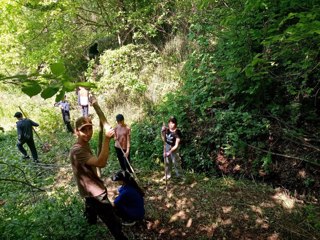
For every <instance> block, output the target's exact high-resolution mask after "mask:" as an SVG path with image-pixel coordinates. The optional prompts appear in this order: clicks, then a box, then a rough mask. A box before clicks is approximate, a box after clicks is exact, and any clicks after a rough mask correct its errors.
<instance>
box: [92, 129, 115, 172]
mask: <svg viewBox="0 0 320 240" xmlns="http://www.w3.org/2000/svg"><path fill="white" fill-rule="evenodd" d="M113 134H114V130H113V129H112V128H110V129H109V130H108V131H106V133H105V138H104V141H103V144H102V148H101V152H100V154H99V156H98V157H95V156H92V157H91V158H90V159H89V160H88V161H87V162H86V164H88V165H90V166H94V167H105V166H106V165H107V161H108V158H109V143H110V140H111V138H112V136H113Z"/></svg>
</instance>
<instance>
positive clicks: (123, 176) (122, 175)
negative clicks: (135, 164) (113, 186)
mask: <svg viewBox="0 0 320 240" xmlns="http://www.w3.org/2000/svg"><path fill="white" fill-rule="evenodd" d="M111 179H112V180H113V181H117V182H118V183H119V184H120V185H121V186H120V188H119V189H118V191H119V195H118V196H117V197H116V198H115V200H114V202H113V206H114V208H115V210H116V213H117V215H118V216H119V217H120V218H122V221H123V222H122V224H123V225H125V226H132V225H134V224H135V223H136V221H140V220H142V219H143V218H144V215H145V209H144V199H143V197H144V191H143V190H142V189H141V188H140V187H139V185H138V184H137V182H136V181H135V180H134V178H133V177H132V176H131V174H130V173H129V172H128V171H123V170H121V171H119V172H117V173H116V174H115V175H114V176H112V178H111Z"/></svg>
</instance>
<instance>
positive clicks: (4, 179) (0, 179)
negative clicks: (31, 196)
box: [0, 178, 46, 192]
mask: <svg viewBox="0 0 320 240" xmlns="http://www.w3.org/2000/svg"><path fill="white" fill-rule="evenodd" d="M0 181H6V182H17V183H21V184H24V185H27V186H29V187H32V188H34V189H37V190H39V191H41V192H45V191H46V190H43V189H41V188H38V187H37V186H34V185H32V184H30V183H28V182H24V181H20V180H16V179H9V178H0Z"/></svg>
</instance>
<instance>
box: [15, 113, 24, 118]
mask: <svg viewBox="0 0 320 240" xmlns="http://www.w3.org/2000/svg"><path fill="white" fill-rule="evenodd" d="M14 117H15V118H21V117H22V113H21V112H16V113H15V114H14Z"/></svg>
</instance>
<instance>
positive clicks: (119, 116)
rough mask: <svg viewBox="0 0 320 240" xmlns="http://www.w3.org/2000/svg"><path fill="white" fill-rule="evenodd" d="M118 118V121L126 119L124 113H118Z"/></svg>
mask: <svg viewBox="0 0 320 240" xmlns="http://www.w3.org/2000/svg"><path fill="white" fill-rule="evenodd" d="M116 120H117V122H121V121H123V120H124V117H123V115H122V114H118V115H117V116H116Z"/></svg>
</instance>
